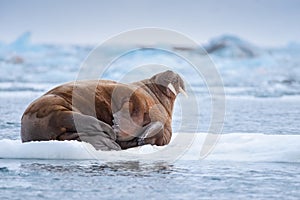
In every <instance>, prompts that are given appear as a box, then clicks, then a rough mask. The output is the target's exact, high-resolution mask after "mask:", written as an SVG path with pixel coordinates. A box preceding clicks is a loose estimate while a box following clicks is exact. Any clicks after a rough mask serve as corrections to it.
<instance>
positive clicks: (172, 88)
mask: <svg viewBox="0 0 300 200" xmlns="http://www.w3.org/2000/svg"><path fill="white" fill-rule="evenodd" d="M168 88H169V89H170V90H171V91H172V92H173V93H174V94H175V96H176V95H177V92H176V90H175V88H174V86H173V84H172V83H169V85H168Z"/></svg>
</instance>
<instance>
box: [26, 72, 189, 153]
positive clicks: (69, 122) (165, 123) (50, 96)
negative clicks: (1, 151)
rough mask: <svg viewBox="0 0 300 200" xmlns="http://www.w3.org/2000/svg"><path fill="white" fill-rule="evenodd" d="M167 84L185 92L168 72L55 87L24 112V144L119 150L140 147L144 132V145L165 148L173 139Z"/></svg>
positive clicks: (170, 103)
mask: <svg viewBox="0 0 300 200" xmlns="http://www.w3.org/2000/svg"><path fill="white" fill-rule="evenodd" d="M158 83H159V84H158ZM169 83H172V84H173V85H174V87H175V89H176V91H177V93H179V87H182V88H183V89H184V83H183V81H182V79H181V78H180V76H179V75H178V74H176V73H174V72H172V71H166V72H163V73H160V74H157V75H155V76H153V77H152V78H150V79H145V80H143V81H139V82H135V83H131V84H122V83H117V82H114V81H108V80H88V81H77V82H72V83H67V84H63V85H61V86H58V87H56V88H54V89H52V90H50V91H49V92H47V93H46V94H44V95H43V96H41V97H40V98H38V99H37V100H35V101H34V102H32V103H31V104H30V105H29V106H28V108H27V109H26V111H25V112H24V114H23V116H22V120H21V138H22V142H29V141H47V140H78V141H85V142H88V143H91V144H92V145H93V146H94V147H95V148H96V149H101V150H120V149H127V148H131V147H136V146H138V142H137V140H138V138H139V137H142V136H143V135H145V134H146V135H147V137H146V138H145V140H144V144H152V145H159V146H162V145H166V144H168V143H169V142H170V139H171V136H172V129H171V122H172V111H173V104H174V101H175V98H176V95H175V94H173V93H172V92H171V91H170V89H168V88H167V85H168V84H169ZM157 105H159V106H157ZM162 108H164V109H162ZM124 110H125V111H129V112H130V116H131V121H130V120H129V119H127V118H124V117H122V116H123V114H124V112H123V111H124ZM122 120H123V121H122ZM116 121H118V124H119V127H117V126H116V124H114V122H115V123H116ZM131 123H134V125H132V124H131ZM137 127H141V128H137ZM100 137H101V139H97V138H100Z"/></svg>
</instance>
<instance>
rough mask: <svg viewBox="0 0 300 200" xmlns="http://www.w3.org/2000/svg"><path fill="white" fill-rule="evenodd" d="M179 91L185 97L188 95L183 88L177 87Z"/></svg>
mask: <svg viewBox="0 0 300 200" xmlns="http://www.w3.org/2000/svg"><path fill="white" fill-rule="evenodd" d="M179 92H180V93H181V94H183V95H184V96H185V97H186V98H188V97H189V95H188V94H187V93H186V92H185V91H184V89H182V87H179Z"/></svg>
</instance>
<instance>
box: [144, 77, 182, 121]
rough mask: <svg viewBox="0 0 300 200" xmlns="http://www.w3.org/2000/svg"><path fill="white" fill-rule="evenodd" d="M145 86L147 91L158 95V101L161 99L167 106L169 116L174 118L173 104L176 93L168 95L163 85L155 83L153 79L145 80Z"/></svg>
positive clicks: (161, 102)
mask: <svg viewBox="0 0 300 200" xmlns="http://www.w3.org/2000/svg"><path fill="white" fill-rule="evenodd" d="M143 86H144V89H145V90H146V91H148V92H150V93H152V94H153V95H154V96H155V97H156V99H157V101H159V103H160V104H162V105H163V106H164V107H165V108H166V110H167V112H168V115H169V117H170V118H172V113H173V105H174V101H175V98H176V96H175V95H174V94H172V96H169V95H167V93H166V92H165V91H164V89H165V88H164V87H163V86H159V85H157V84H155V83H153V82H152V81H151V80H145V81H143ZM162 97H164V98H162Z"/></svg>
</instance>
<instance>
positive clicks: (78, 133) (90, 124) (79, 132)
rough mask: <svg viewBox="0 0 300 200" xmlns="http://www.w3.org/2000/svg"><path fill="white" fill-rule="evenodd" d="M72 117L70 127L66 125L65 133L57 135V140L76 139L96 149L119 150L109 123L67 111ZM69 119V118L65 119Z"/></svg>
mask: <svg viewBox="0 0 300 200" xmlns="http://www.w3.org/2000/svg"><path fill="white" fill-rule="evenodd" d="M68 115H69V117H72V119H73V120H72V121H73V123H72V127H69V128H68V127H67V130H66V132H65V133H62V134H61V135H59V136H58V138H57V139H58V140H78V141H84V142H87V143H90V144H92V145H93V146H94V147H95V149H97V150H104V151H110V150H121V147H120V146H119V145H118V144H117V143H116V142H115V140H116V134H115V133H114V131H113V129H112V128H111V126H110V125H108V124H106V123H105V122H102V121H99V120H98V119H96V118H94V117H92V116H88V115H83V114H80V113H76V112H72V113H68ZM66 121H69V120H65V122H66Z"/></svg>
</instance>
